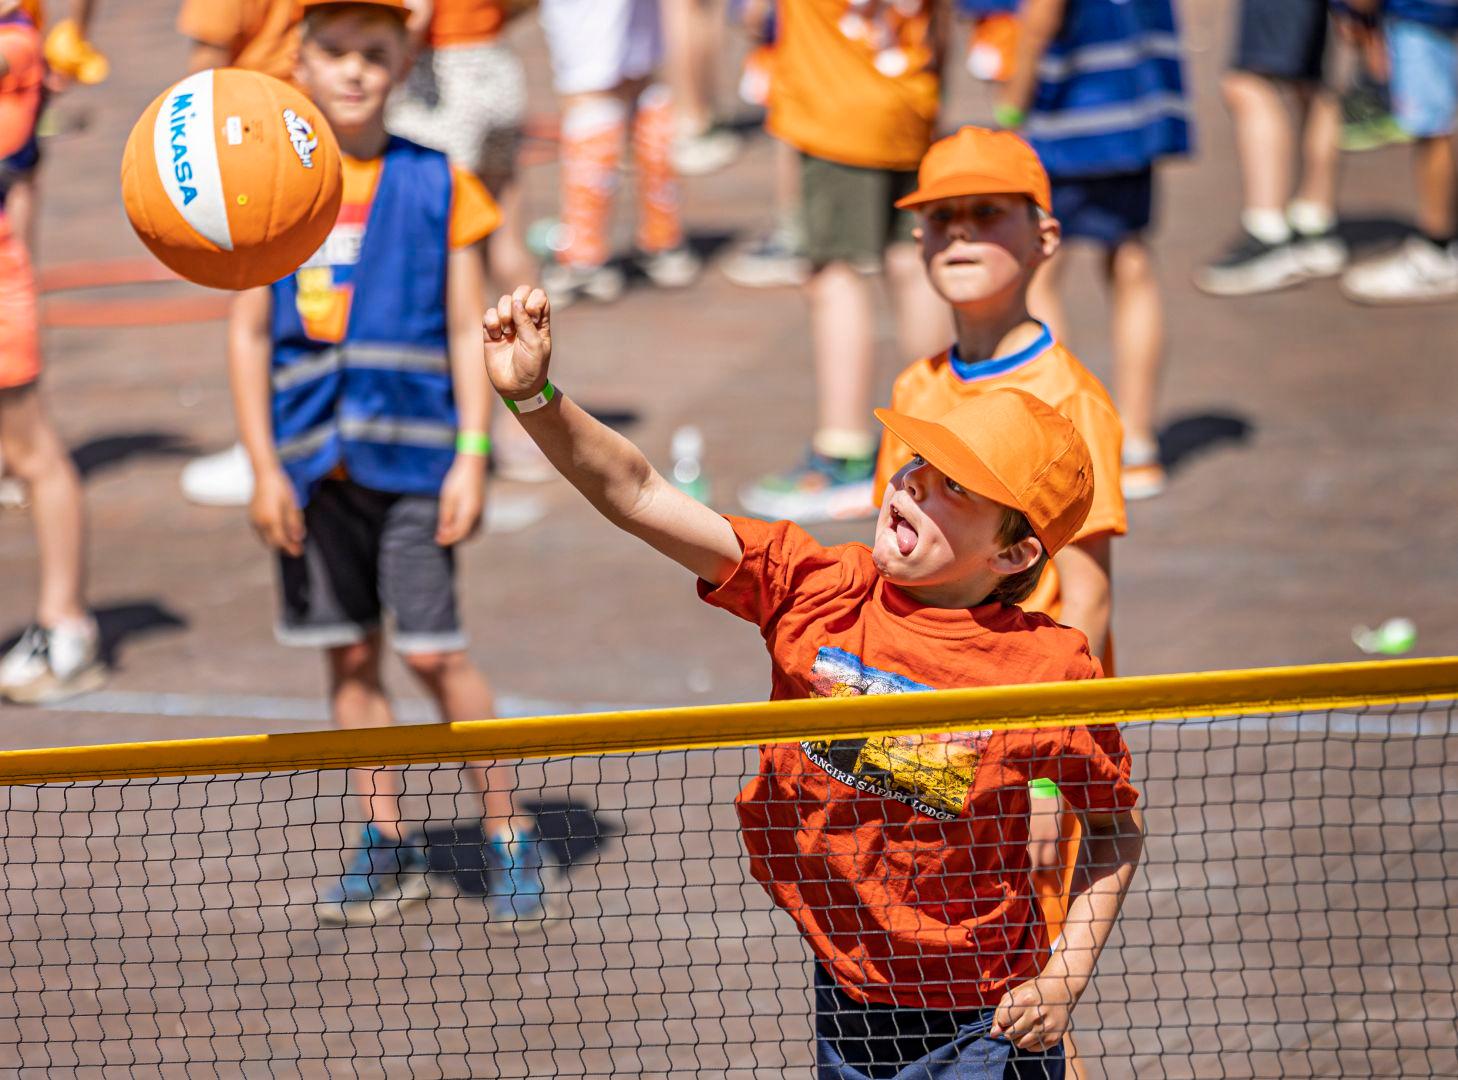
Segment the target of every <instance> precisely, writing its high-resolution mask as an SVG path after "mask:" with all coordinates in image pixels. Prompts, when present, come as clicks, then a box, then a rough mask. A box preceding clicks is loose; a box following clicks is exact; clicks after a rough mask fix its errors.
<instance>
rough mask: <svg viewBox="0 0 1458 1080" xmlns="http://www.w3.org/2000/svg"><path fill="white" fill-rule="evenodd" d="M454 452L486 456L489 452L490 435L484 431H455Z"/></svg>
mask: <svg viewBox="0 0 1458 1080" xmlns="http://www.w3.org/2000/svg"><path fill="white" fill-rule="evenodd" d="M456 453H458V454H470V455H471V456H472V457H488V456H490V454H491V436H490V435H487V434H486V433H485V432H484V431H458V432H456Z"/></svg>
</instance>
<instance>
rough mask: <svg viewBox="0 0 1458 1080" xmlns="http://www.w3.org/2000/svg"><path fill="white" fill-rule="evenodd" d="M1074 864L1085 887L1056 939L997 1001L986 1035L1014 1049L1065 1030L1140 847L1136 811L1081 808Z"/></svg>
mask: <svg viewBox="0 0 1458 1080" xmlns="http://www.w3.org/2000/svg"><path fill="white" fill-rule="evenodd" d="M1082 823H1083V836H1084V840H1083V856H1082V858H1080V860H1079V868H1080V870H1081V871H1082V876H1083V879H1084V880H1086V881H1087V887H1086V888H1084V889H1083V890H1082V891H1081V892H1079V893H1078V894H1077V895H1076V896H1075V897H1074V899H1073V903H1072V904H1070V905H1069V907H1068V918H1067V920H1066V921H1065V922H1064V924H1063V941H1062V944H1060V945H1059V947H1058V951H1057V952H1055V953H1054V954H1053V956H1052V958H1051V959H1050V960H1049V961H1048V964H1047V966H1046V967H1044V968H1043V970H1042V971H1041V972H1039V973H1038V975H1037V977H1036V978H1033V979H1029V980H1028V981H1027V982H1025V983H1022V984H1020V985H1018V986H1015V987H1013V988H1012V989H1011V990H1009V991H1008V992H1007V994H1006V995H1004V997H1003V999H1002V1001H1001V1002H999V1003H998V1006H997V1012H996V1014H995V1015H994V1016H993V1019H992V1031H991V1034H992V1035H994V1036H997V1037H1001V1038H1005V1039H1007V1040H1008V1041H1009V1042H1011V1043H1012V1044H1013V1045H1014V1046H1016V1047H1018V1048H1019V1049H1022V1050H1031V1051H1037V1050H1046V1049H1047V1048H1049V1047H1051V1046H1056V1045H1057V1044H1058V1043H1059V1042H1060V1041H1062V1039H1063V1036H1064V1035H1065V1034H1066V1033H1067V1031H1068V1028H1069V1025H1070V1022H1071V1021H1072V1018H1073V1007H1074V1006H1075V1005H1077V1004H1078V999H1079V998H1080V997H1082V996H1083V992H1084V991H1085V990H1086V989H1088V984H1089V980H1090V979H1091V978H1092V977H1093V970H1094V965H1095V964H1096V963H1097V962H1098V959H1099V954H1100V953H1101V952H1103V949H1104V945H1105V943H1106V942H1107V941H1108V940H1109V933H1110V932H1111V931H1112V930H1113V929H1114V920H1115V919H1116V918H1117V917H1118V915H1119V908H1120V907H1122V906H1123V904H1124V894H1125V893H1127V892H1128V891H1129V882H1130V881H1131V880H1133V877H1134V868H1135V866H1137V865H1138V863H1139V855H1140V852H1141V851H1142V850H1143V847H1144V819H1143V816H1142V815H1141V814H1140V813H1139V811H1138V810H1126V811H1122V812H1119V813H1114V814H1098V813H1085V814H1083V815H1082Z"/></svg>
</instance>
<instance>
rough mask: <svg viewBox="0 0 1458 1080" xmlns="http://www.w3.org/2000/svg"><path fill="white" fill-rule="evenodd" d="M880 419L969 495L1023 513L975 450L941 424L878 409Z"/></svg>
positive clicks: (921, 456) (919, 455)
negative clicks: (989, 500)
mask: <svg viewBox="0 0 1458 1080" xmlns="http://www.w3.org/2000/svg"><path fill="white" fill-rule="evenodd" d="M876 419H877V420H879V421H881V423H882V425H883V426H884V427H885V428H886V430H887V431H889V432H891V434H892V435H895V436H896V437H897V438H898V439H900V440H901V441H902V442H904V443H905V444H906V445H907V446H909V447H911V450H912V452H913V453H914V454H916V455H917V456H918V457H920V458H921V459H922V460H923V461H925V462H927V463H928V464H929V465H932V466H933V467H935V468H936V469H938V470H940V471H941V472H942V473H943V474H945V475H947V476H950V477H951V478H952V479H953V480H955V481H957V483H959V484H961V485H962V486H963V487H964V488H966V489H967V490H968V491H972V492H975V493H976V494H978V495H981V496H982V497H983V498H986V499H991V500H992V501H993V502H995V503H1001V504H1002V505H1003V506H1011V507H1012V508H1013V509H1014V510H1022V509H1023V507H1022V506H1021V505H1020V504H1019V502H1018V500H1017V497H1016V496H1015V495H1013V493H1012V492H1011V491H1009V490H1008V489H1007V485H1006V484H1004V483H1003V482H1002V481H1001V480H999V479H998V478H997V476H996V475H995V474H994V473H993V471H992V470H991V469H989V468H988V467H987V466H986V465H985V464H984V463H983V461H982V459H981V458H980V457H978V456H977V455H976V454H975V453H973V452H972V448H971V447H970V446H968V445H967V444H966V443H964V442H963V441H962V440H961V439H959V438H957V436H955V435H953V434H952V433H951V432H950V431H948V430H947V429H946V428H944V427H942V425H941V424H938V423H936V422H935V421H933V420H918V419H917V418H916V417H914V416H907V415H906V414H905V413H899V412H892V411H891V410H890V409H877V410H876Z"/></svg>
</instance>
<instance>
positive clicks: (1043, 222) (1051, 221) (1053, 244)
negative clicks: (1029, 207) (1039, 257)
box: [1038, 214, 1063, 260]
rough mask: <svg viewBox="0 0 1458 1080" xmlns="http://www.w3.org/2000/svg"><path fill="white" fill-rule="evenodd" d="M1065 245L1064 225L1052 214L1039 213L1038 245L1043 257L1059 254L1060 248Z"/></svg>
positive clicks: (1048, 257)
mask: <svg viewBox="0 0 1458 1080" xmlns="http://www.w3.org/2000/svg"><path fill="white" fill-rule="evenodd" d="M1062 245H1063V225H1062V223H1061V222H1060V221H1059V220H1058V219H1057V218H1056V217H1053V216H1052V215H1051V214H1049V215H1046V216H1044V215H1039V218H1038V247H1039V249H1040V250H1041V251H1042V253H1043V258H1044V259H1045V260H1046V259H1051V258H1052V257H1053V256H1054V255H1055V254H1057V252H1058V249H1059V248H1060V247H1061V246H1062Z"/></svg>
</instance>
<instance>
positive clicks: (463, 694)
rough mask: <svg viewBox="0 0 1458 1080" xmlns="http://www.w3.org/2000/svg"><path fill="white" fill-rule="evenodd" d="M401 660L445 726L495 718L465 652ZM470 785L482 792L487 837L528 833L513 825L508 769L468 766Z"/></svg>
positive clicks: (525, 825)
mask: <svg viewBox="0 0 1458 1080" xmlns="http://www.w3.org/2000/svg"><path fill="white" fill-rule="evenodd" d="M401 659H402V660H403V661H404V662H405V666H406V667H408V668H409V669H410V672H411V674H412V675H414V676H415V678H416V679H418V680H419V682H420V685H421V686H422V687H424V688H425V691H426V693H428V694H429V695H430V697H431V700H433V701H434V702H435V705H436V708H437V709H439V710H440V718H441V720H443V721H444V722H446V723H448V724H449V723H455V722H456V721H458V720H488V719H490V718H491V717H493V716H495V715H496V704H495V701H494V700H493V699H492V696H491V687H490V685H489V684H488V683H487V682H486V676H485V675H483V674H482V673H481V671H480V670H479V669H478V668H477V667H476V665H475V664H473V663H471V659H470V657H469V656H467V655H466V654H465V652H461V651H456V652H422V653H405V654H402V656H401ZM467 771H468V774H469V775H470V778H471V782H472V783H473V784H474V785H475V786H476V789H477V790H478V791H479V792H480V793H481V806H482V811H483V813H482V820H483V821H484V822H485V825H486V832H487V834H488V835H492V836H494V835H496V834H498V833H502V832H525V831H527V830H528V829H529V828H530V827H531V823H530V822H529V821H526V820H522V821H518V822H513V820H512V818H513V815H514V813H515V811H514V810H513V808H512V800H511V780H512V770H511V768H510V767H509V766H503V765H497V766H485V765H480V764H477V763H474V762H473V763H471V764H470V765H468V766H467Z"/></svg>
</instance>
